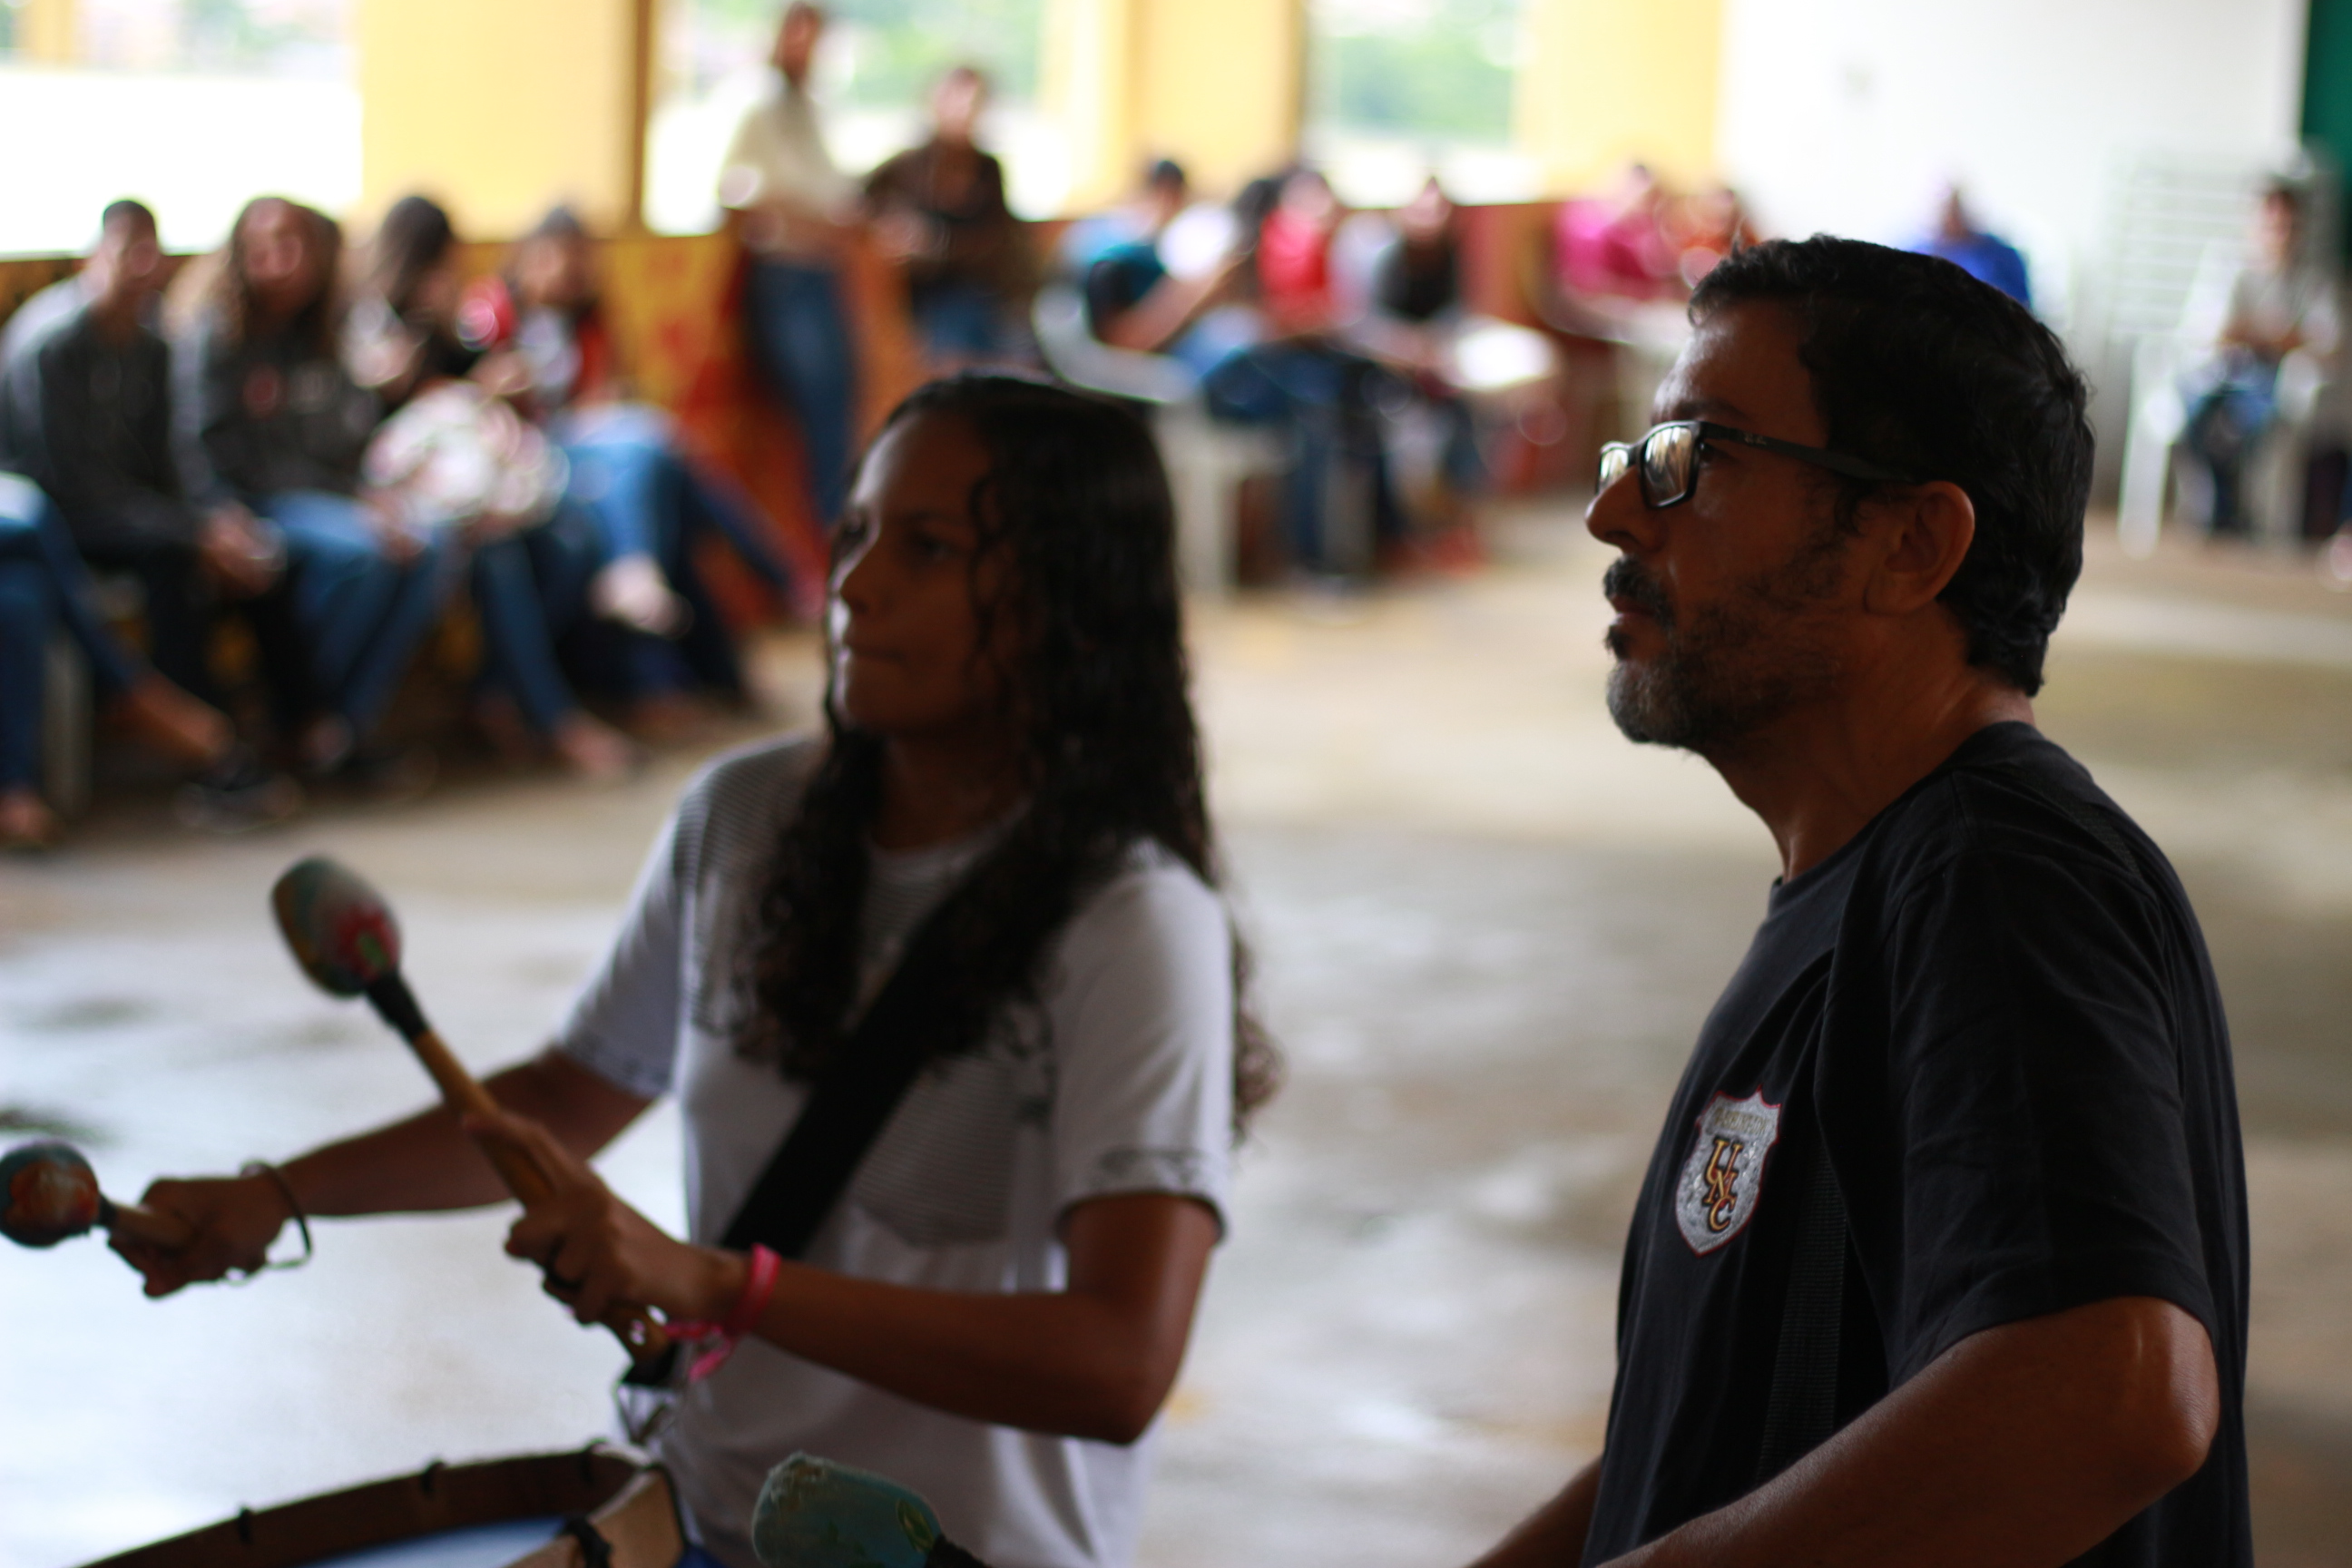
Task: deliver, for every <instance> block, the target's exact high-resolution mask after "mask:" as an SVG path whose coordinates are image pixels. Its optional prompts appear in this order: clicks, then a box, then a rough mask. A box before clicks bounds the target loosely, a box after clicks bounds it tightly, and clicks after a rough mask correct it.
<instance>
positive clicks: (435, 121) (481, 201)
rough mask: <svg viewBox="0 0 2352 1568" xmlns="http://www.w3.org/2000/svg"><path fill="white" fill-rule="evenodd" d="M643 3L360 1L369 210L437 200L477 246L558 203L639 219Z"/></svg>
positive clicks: (611, 223) (611, 224)
mask: <svg viewBox="0 0 2352 1568" xmlns="http://www.w3.org/2000/svg"><path fill="white" fill-rule="evenodd" d="M647 3H648V0H360V4H359V17H358V37H357V40H356V41H357V43H358V46H359V47H358V49H357V55H358V58H359V79H360V94H361V105H362V107H361V115H362V120H361V130H360V143H361V161H362V168H361V206H362V213H361V214H360V216H361V218H362V222H363V223H364V222H365V221H366V220H368V219H370V218H373V216H375V215H376V214H379V213H381V212H383V209H384V207H386V206H387V205H390V204H391V203H392V202H394V200H396V199H397V198H399V197H401V196H403V195H407V194H409V193H410V192H412V191H421V192H424V193H425V194H426V195H433V196H435V197H436V198H438V199H439V200H440V201H441V202H442V203H443V204H444V205H446V206H447V207H448V208H449V211H450V216H452V217H454V218H455V219H456V220H457V229H458V232H459V233H460V234H463V235H465V236H467V237H469V238H478V239H499V238H508V237H512V236H513V235H515V234H518V233H520V232H521V231H522V230H523V229H525V228H528V227H529V226H530V224H531V222H532V221H533V220H534V219H535V218H537V217H538V216H539V215H540V214H541V213H542V212H544V211H545V210H546V209H547V207H548V205H550V204H551V203H552V202H555V201H557V200H564V201H569V202H572V204H574V205H576V206H577V207H578V208H579V209H580V212H581V216H583V217H584V218H585V219H587V221H588V222H589V223H590V224H591V225H593V226H596V227H598V228H601V229H604V230H607V231H610V230H612V229H614V228H618V227H622V226H625V225H632V224H634V223H635V218H636V214H635V202H634V195H635V184H636V181H637V178H638V171H639V170H640V169H641V168H642V166H643V165H642V163H641V158H642V145H643V139H642V124H643V121H642V116H641V112H640V109H639V100H638V91H639V89H638V82H639V76H638V71H639V68H640V62H639V60H638V58H637V47H636V40H637V37H638V30H639V27H640V26H641V15H640V13H641V9H642V8H643V7H645V6H646V5H647Z"/></svg>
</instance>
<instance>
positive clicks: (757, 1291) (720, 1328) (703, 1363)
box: [669, 1246, 784, 1383]
mask: <svg viewBox="0 0 2352 1568" xmlns="http://www.w3.org/2000/svg"><path fill="white" fill-rule="evenodd" d="M783 1268H784V1260H783V1259H782V1258H781V1257H779V1256H778V1255H777V1254H776V1253H775V1252H773V1251H772V1250H771V1249H769V1248H768V1247H759V1246H754V1247H752V1248H751V1271H750V1272H749V1273H747V1274H745V1275H744V1276H743V1290H742V1293H741V1294H740V1295H739V1296H737V1297H736V1298H735V1305H734V1306H733V1307H731V1308H730V1309H729V1310H728V1313H727V1321H725V1322H721V1323H698V1322H685V1323H672V1324H670V1325H669V1331H670V1332H671V1334H672V1335H674V1336H676V1337H677V1338H678V1339H681V1340H716V1341H717V1343H716V1344H714V1345H712V1346H711V1347H710V1348H709V1350H707V1351H704V1352H702V1353H701V1354H700V1355H698V1356H697V1357H695V1358H694V1364H693V1365H692V1366H690V1367H688V1369H687V1373H686V1381H687V1382H688V1383H700V1382H701V1381H702V1380H703V1379H704V1378H706V1377H709V1375H710V1374H711V1373H714V1372H717V1371H718V1370H719V1368H720V1367H722V1366H724V1365H726V1364H727V1358H728V1357H729V1356H730V1355H733V1354H734V1353H735V1347H736V1346H737V1345H739V1344H741V1343H742V1342H743V1336H744V1335H745V1334H748V1333H750V1332H751V1330H752V1329H753V1328H754V1327H755V1326H756V1325H757V1324H758V1323H759V1321H760V1314H761V1313H762V1312H764V1311H766V1310H768V1298H769V1297H771V1296H772V1295H774V1294H775V1293H776V1277H777V1276H778V1275H780V1274H782V1272H783Z"/></svg>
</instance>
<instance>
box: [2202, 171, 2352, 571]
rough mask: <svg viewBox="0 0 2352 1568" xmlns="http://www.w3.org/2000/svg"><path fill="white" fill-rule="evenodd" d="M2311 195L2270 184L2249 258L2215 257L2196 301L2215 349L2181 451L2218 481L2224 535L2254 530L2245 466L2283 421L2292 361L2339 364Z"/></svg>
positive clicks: (2217, 525) (2217, 528)
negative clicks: (2284, 379)
mask: <svg viewBox="0 0 2352 1568" xmlns="http://www.w3.org/2000/svg"><path fill="white" fill-rule="evenodd" d="M2308 199H2309V198H2308V197H2307V196H2306V195H2305V193H2304V191H2303V189H2302V187H2300V186H2298V185H2295V184H2289V183H2287V182H2285V181H2280V182H2278V183H2276V184H2272V185H2270V186H2269V187H2267V188H2266V189H2265V190H2264V191H2263V197H2262V203H2261V205H2260V206H2259V207H2258V208H2257V209H2256V212H2255V218H2254V225H2253V232H2252V236H2251V237H2250V239H2249V243H2248V245H2247V247H2246V251H2245V254H2244V256H2243V257H2242V258H2240V259H2238V260H2237V261H2236V262H2235V263H2234V265H2223V266H2218V267H2217V266H2214V265H2212V261H2213V258H2208V265H2207V267H2206V268H2204V274H2205V275H2204V276H2202V277H2200V279H2198V282H2197V287H2196V289H2195V291H2194V293H2193V294H2192V296H2191V298H2190V300H2189V320H2190V323H2191V327H2192V330H2195V331H2198V332H2199V334H2200V336H2204V337H2206V338H2207V339H2208V340H2209V341H2210V342H2211V343H2212V352H2211V353H2210V355H2209V356H2208V357H2207V358H2206V359H2205V360H2204V361H2203V363H2200V364H2199V365H2198V366H2196V367H2195V368H2194V369H2193V370H2191V371H2190V372H2189V375H2188V377H2187V378H2186V382H2185V384H2184V385H2183V387H2182V393H2183V395H2184V400H2185V401H2186V402H2187V404H2188V405H2189V422H2188V426H2187V428H2186V429H2185V430H2184V431H2183V432H2182V445H2183V446H2184V447H2187V448H2188V450H2189V455H2190V456H2191V457H2193V458H2196V459H2197V460H2198V461H2199V462H2200V463H2201V464H2202V465H2203V466H2204V467H2205V469H2206V471H2207V473H2208V475H2209V476H2210V479H2211V481H2212V488H2213V500H2212V506H2211V513H2210V523H2209V526H2210V529H2211V531H2213V532H2215V533H2217V534H2241V533H2244V532H2245V531H2247V526H2248V521H2247V516H2246V510H2245V507H2244V504H2243V496H2242V491H2243V489H2244V488H2245V469H2246V466H2247V461H2248V459H2249V458H2251V457H2252V453H2253V450H2254V447H2255V445H2256V443H2257V442H2258V441H2260V440H2261V438H2262V437H2263V434H2264V433H2265V432H2267V431H2268V430H2269V429H2270V427H2271V426H2272V425H2273V423H2275V422H2276V421H2277V419H2278V417H2279V370H2280V367H2281V366H2282V365H2284V364H2285V363H2286V362H2287V361H2288V360H2289V359H2290V358H2291V357H2294V356H2302V357H2303V358H2305V359H2306V360H2308V361H2310V362H2311V363H2312V364H2313V366H2314V367H2315V370H2317V372H2318V373H2319V374H2325V372H2326V370H2331V369H2333V368H2334V365H2335V362H2336V350H2337V347H2338V345H2339V343H2340V341H2341V338H2342V328H2341V325H2340V322H2339V320H2338V316H2337V310H2336V290H2337V287H2338V281H2339V280H2338V279H2337V278H2336V272H2335V269H2334V268H2332V267H2329V266H2326V265H2325V264H2324V263H2322V262H2320V261H2319V260H2317V259H2316V258H2314V257H2312V256H2310V255H2308V254H2306V252H2307V251H2308V249H2309V247H2308V245H2307V244H2306V241H2307V240H2308V238H2309V236H2310V226H2309V224H2308V223H2307V222H2306V221H2305V216H2306V215H2305V206H2306V205H2307V204H2308Z"/></svg>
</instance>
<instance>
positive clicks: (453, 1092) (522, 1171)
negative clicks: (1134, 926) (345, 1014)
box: [367, 972, 669, 1363]
mask: <svg viewBox="0 0 2352 1568" xmlns="http://www.w3.org/2000/svg"><path fill="white" fill-rule="evenodd" d="M367 999H368V1000H369V1002H371V1003H373V1005H374V1006H375V1010H376V1011H377V1012H378V1013H380V1014H382V1015H383V1021H384V1022H385V1023H387V1024H390V1025H391V1026H393V1028H394V1030H395V1031H397V1032H398V1034H399V1035H400V1037H401V1038H402V1039H404V1040H406V1041H407V1042H408V1047H409V1049H411V1050H413V1051H415V1053H416V1059H417V1060H418V1061H420V1062H422V1063H424V1064H425V1072H427V1073H428V1074H430V1075H431V1076H432V1079H433V1081H434V1083H435V1085H436V1086H437V1087H438V1088H439V1089H440V1090H441V1099H442V1101H443V1103H445V1104H446V1105H447V1106H448V1107H449V1109H451V1110H455V1111H457V1113H458V1114H459V1115H461V1116H463V1115H467V1114H468V1113H471V1114H476V1115H483V1116H488V1115H492V1114H495V1113H496V1112H497V1111H498V1110H499V1102H498V1100H496V1099H494V1098H493V1097H492V1096H491V1094H490V1091H489V1090H488V1089H484V1088H483V1087H482V1085H481V1080H480V1079H477V1078H476V1077H475V1076H474V1075H473V1074H472V1073H469V1072H467V1070H466V1065H465V1063H463V1062H461V1061H459V1060H458V1059H457V1055H456V1053H455V1052H453V1051H451V1050H450V1049H449V1047H448V1045H447V1044H446V1042H445V1041H444V1040H443V1039H442V1038H441V1037H440V1036H439V1035H436V1034H435V1033H434V1032H433V1026H431V1025H430V1024H427V1023H426V1022H425V1013H424V1010H423V1009H422V1008H420V1007H418V1006H417V1005H416V997H415V994H414V993H412V992H411V991H410V990H409V989H408V983H407V982H406V981H404V980H403V979H402V978H401V977H400V975H399V973H397V972H394V973H391V974H387V975H384V976H383V977H382V978H380V979H377V980H375V981H373V982H371V983H370V984H369V985H368V988H367ZM474 1146H475V1147H476V1148H478V1149H479V1150H481V1152H482V1153H483V1155H484V1157H486V1158H487V1159H488V1161H489V1162H490V1164H491V1166H492V1167H493V1168H494V1169H496V1170H497V1172H498V1173H499V1180H500V1181H502V1182H504V1183H505V1184H506V1187H507V1191H509V1192H510V1193H512V1194H514V1195H515V1196H516V1197H518V1198H520V1199H521V1200H522V1202H523V1203H525V1204H533V1203H537V1202H539V1201H541V1199H543V1198H545V1197H547V1196H548V1195H549V1194H551V1193H552V1192H553V1191H554V1190H555V1189H554V1186H553V1184H551V1183H550V1182H549V1181H548V1179H547V1173H546V1172H544V1171H542V1170H541V1169H540V1168H539V1165H538V1163H537V1162H535V1161H533V1160H532V1159H531V1157H530V1155H528V1154H526V1153H524V1152H522V1151H521V1150H520V1149H517V1148H515V1147H514V1146H513V1145H512V1144H510V1143H499V1142H491V1141H489V1140H488V1139H481V1138H478V1139H476V1140H475V1141H474ZM597 1321H598V1322H600V1323H603V1324H604V1326H605V1327H606V1328H608V1329H610V1330H612V1331H613V1332H614V1335H615V1336H616V1337H618V1338H619V1340H620V1342H621V1343H622V1344H623V1345H624V1346H625V1347H626V1348H627V1350H628V1352H629V1354H630V1356H631V1357H632V1358H633V1359H634V1360H635V1361H637V1362H639V1363H645V1362H646V1361H647V1360H649V1359H650V1358H653V1357H656V1356H659V1355H662V1354H663V1353H664V1352H667V1350H668V1349H669V1334H668V1332H667V1331H666V1330H664V1329H663V1327H662V1326H661V1324H660V1323H658V1322H656V1321H654V1319H653V1317H652V1316H651V1315H650V1314H649V1313H648V1312H646V1310H645V1309H644V1308H643V1307H633V1306H629V1305H627V1304H626V1303H624V1302H618V1301H616V1302H614V1304H613V1305H612V1306H610V1307H608V1308H606V1309H605V1310H604V1316H602V1317H601V1318H599V1319H597Z"/></svg>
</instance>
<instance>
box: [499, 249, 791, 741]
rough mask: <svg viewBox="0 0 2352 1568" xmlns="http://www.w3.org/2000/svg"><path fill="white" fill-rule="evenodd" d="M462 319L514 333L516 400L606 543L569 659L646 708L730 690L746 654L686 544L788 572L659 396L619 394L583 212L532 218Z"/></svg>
mask: <svg viewBox="0 0 2352 1568" xmlns="http://www.w3.org/2000/svg"><path fill="white" fill-rule="evenodd" d="M457 331H458V335H459V337H460V339H461V340H462V341H464V342H467V343H468V344H469V345H479V346H485V347H501V348H511V349H512V350H514V352H515V353H517V354H519V355H520V358H521V360H522V361H523V362H524V363H525V364H526V365H527V367H528V369H529V373H530V391H529V393H528V395H526V396H525V397H524V398H523V399H522V400H521V401H522V403H523V405H524V406H526V407H527V408H528V409H529V410H530V412H531V413H532V415H533V416H536V417H537V418H538V419H539V420H540V422H541V425H542V426H543V427H544V428H545V430H546V431H547V433H548V435H549V436H550V437H551V438H553V439H554V440H555V441H556V442H557V443H558V444H559V445H560V446H561V447H562V450H563V453H564V456H565V458H567V459H568V462H569V466H570V483H569V487H568V489H567V492H566V494H567V499H568V500H570V501H572V502H573V503H576V504H577V505H578V506H579V507H580V508H582V509H583V510H584V511H585V513H586V515H587V517H588V519H589V521H591V522H592V523H593V525H594V529H595V532H596V537H597V539H598V541H599V542H600V544H601V547H602V551H603V554H604V560H603V562H602V563H600V564H599V565H598V566H597V568H596V570H595V573H594V575H593V577H592V578H591V579H590V581H589V583H588V608H589V610H590V611H591V615H590V616H588V617H587V618H586V619H585V620H584V621H583V622H582V623H581V626H579V628H578V630H577V631H576V633H575V634H574V635H573V636H572V637H570V638H568V639H567V647H565V649H564V652H565V654H566V660H565V662H566V665H567V667H568V668H571V669H572V671H573V673H574V675H575V677H577V678H578V679H581V680H582V681H583V684H586V685H589V686H592V687H596V688H601V689H608V690H611V691H613V692H614V694H615V695H618V696H621V697H623V698H624V699H625V700H628V701H629V702H630V703H631V704H632V711H633V716H634V717H635V719H637V720H642V721H647V722H650V723H655V724H659V723H660V722H662V721H663V715H664V714H665V713H668V712H675V710H674V709H671V708H670V707H669V706H668V705H669V704H672V703H674V702H676V701H677V700H679V699H680V698H682V697H683V696H685V695H686V694H688V693H690V692H693V691H696V690H703V691H709V692H714V693H717V694H719V695H720V696H722V697H724V698H727V699H729V700H736V701H740V700H742V699H743V697H744V695H745V693H744V685H743V671H742V666H741V663H740V660H739V658H737V656H736V650H735V646H734V640H733V638H732V637H731V636H730V632H729V629H728V626H727V625H726V622H725V620H724V618H723V617H722V616H721V615H720V613H719V606H718V604H717V602H716V601H715V600H714V599H713V598H712V597H711V595H710V593H709V588H708V587H707V586H706V585H705V584H704V581H703V577H702V574H701V572H700V570H699V569H698V566H697V565H696V563H695V555H696V552H697V551H698V548H699V546H700V544H701V542H703V541H704V540H706V539H709V538H713V537H716V538H719V539H722V540H724V541H725V542H726V543H727V544H728V546H729V547H730V549H732V550H733V552H735V554H736V555H737V557H738V558H739V559H740V560H741V561H742V562H743V563H744V564H745V565H747V566H748V567H750V568H751V571H752V572H753V573H754V574H757V575H758V576H759V577H760V578H761V580H763V581H764V582H765V583H767V584H768V585H769V586H770V587H772V589H774V590H775V591H776V592H777V593H778V594H779V595H782V596H784V597H786V598H787V599H788V600H789V599H790V598H791V597H792V596H793V591H794V588H795V584H794V583H793V575H792V574H791V572H790V571H789V569H788V568H786V567H785V565H784V564H783V563H782V561H781V560H780V559H779V558H778V557H777V555H776V553H775V552H774V550H773V549H772V547H771V546H770V544H769V542H768V539H767V537H766V533H765V527H766V525H765V523H764V521H762V520H761V518H760V516H759V512H758V509H757V507H756V506H755V505H754V503H752V502H751V500H750V498H748V497H746V496H744V495H742V494H741V493H740V490H739V489H737V488H736V487H735V486H734V485H733V484H732V483H731V482H730V481H729V480H728V479H726V478H725V477H724V476H723V475H720V474H718V473H715V472H712V471H710V470H709V469H707V468H704V467H702V466H700V465H698V464H697V463H695V462H694V461H692V460H691V459H690V458H688V455H687V453H686V451H685V450H684V449H683V447H682V446H681V444H680V441H679V437H678V433H677V428H676V426H674V424H673V423H672V421H671V420H670V419H669V417H668V416H667V415H665V414H664V413H663V412H662V411H661V410H659V409H657V408H655V407H653V406H651V405H646V404H643V403H636V402H632V401H628V400H627V399H628V393H629V383H628V377H627V374H626V370H625V366H624V365H623V364H622V363H620V359H619V353H618V345H617V344H616V343H615V342H614V337H613V334H612V332H611V331H610V329H609V327H608V326H607V324H606V321H605V319H604V311H603V309H602V303H601V300H600V297H599V290H598V288H597V279H596V265H595V254H594V247H593V245H592V244H591V242H590V240H589V237H588V233H587V230H586V229H585V228H584V227H583V226H582V224H581V223H580V220H579V219H578V217H576V216H574V215H573V214H572V212H571V211H570V210H569V209H568V208H564V207H557V208H555V209H554V210H553V211H551V212H550V213H549V214H548V215H547V216H545V217H543V218H541V220H540V222H539V224H538V225H537V226H535V227H533V228H532V229H531V231H530V233H529V234H527V235H525V236H524V237H522V239H521V240H520V241H519V242H518V243H517V245H516V247H515V249H514V253H513V256H512V258H511V259H510V261H509V266H508V268H507V269H506V271H505V272H504V274H503V275H501V276H499V277H496V278H491V279H483V280H482V281H481V282H479V283H478V284H476V285H475V286H474V287H473V289H471V290H469V292H468V293H467V299H466V301H465V303H464V305H463V306H462V307H461V308H460V309H459V311H458V317H457Z"/></svg>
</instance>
